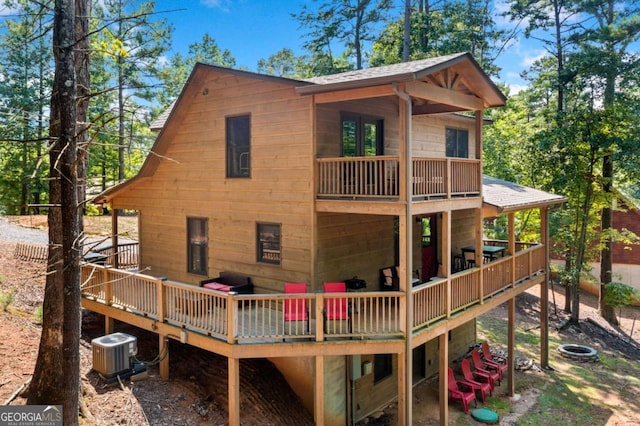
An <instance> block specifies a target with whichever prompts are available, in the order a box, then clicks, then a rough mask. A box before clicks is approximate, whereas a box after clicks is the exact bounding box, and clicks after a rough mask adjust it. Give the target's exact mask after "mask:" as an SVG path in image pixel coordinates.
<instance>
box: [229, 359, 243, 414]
mask: <svg viewBox="0 0 640 426" xmlns="http://www.w3.org/2000/svg"><path fill="white" fill-rule="evenodd" d="M227 360H228V365H229V381H228V390H227V394H228V395H229V426H240V360H239V359H237V358H227Z"/></svg>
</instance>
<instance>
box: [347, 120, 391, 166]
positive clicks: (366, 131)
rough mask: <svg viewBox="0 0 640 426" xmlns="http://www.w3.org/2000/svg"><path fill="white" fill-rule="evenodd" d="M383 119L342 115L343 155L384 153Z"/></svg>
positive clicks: (360, 155) (355, 155)
mask: <svg viewBox="0 0 640 426" xmlns="http://www.w3.org/2000/svg"><path fill="white" fill-rule="evenodd" d="M382 123H383V121H382V120H377V119H374V118H367V117H362V116H358V115H351V114H343V115H342V156H343V157H363V156H370V155H382V150H383V141H382V134H383V133H382Z"/></svg>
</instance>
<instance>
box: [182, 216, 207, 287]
mask: <svg viewBox="0 0 640 426" xmlns="http://www.w3.org/2000/svg"><path fill="white" fill-rule="evenodd" d="M207 222H208V220H207V219H205V218H201V217H188V218H187V272H190V273H192V274H198V275H207V273H208V270H207V254H208V252H209V250H208V247H209V238H208V223H207Z"/></svg>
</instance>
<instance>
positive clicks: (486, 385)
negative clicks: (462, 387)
mask: <svg viewBox="0 0 640 426" xmlns="http://www.w3.org/2000/svg"><path fill="white" fill-rule="evenodd" d="M460 367H461V368H462V376H463V377H464V380H465V382H467V383H468V384H470V385H471V386H473V389H474V390H477V391H480V396H481V397H482V402H483V403H484V402H485V401H486V399H487V392H489V395H491V392H492V391H493V386H491V379H490V378H489V376H488V375H481V374H480V373H478V374H476V375H474V374H473V372H472V371H471V366H470V365H469V361H468V360H466V359H463V360H462V363H461V364H460Z"/></svg>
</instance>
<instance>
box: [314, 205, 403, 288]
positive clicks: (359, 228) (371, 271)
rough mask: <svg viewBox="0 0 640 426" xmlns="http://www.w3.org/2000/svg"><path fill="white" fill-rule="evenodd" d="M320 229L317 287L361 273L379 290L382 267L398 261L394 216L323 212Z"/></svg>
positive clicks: (361, 275)
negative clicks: (395, 249)
mask: <svg viewBox="0 0 640 426" xmlns="http://www.w3.org/2000/svg"><path fill="white" fill-rule="evenodd" d="M317 231H318V244H317V251H318V253H317V256H318V257H317V261H316V273H315V277H316V288H317V289H321V288H322V282H324V281H342V280H344V279H347V278H351V277H353V276H356V275H357V276H358V277H359V278H362V279H364V280H366V281H367V290H368V291H378V289H379V282H380V278H379V277H380V269H381V268H384V267H386V266H390V265H393V264H394V239H395V236H394V230H393V218H392V217H390V216H375V215H355V214H330V213H319V214H318V223H317Z"/></svg>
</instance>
